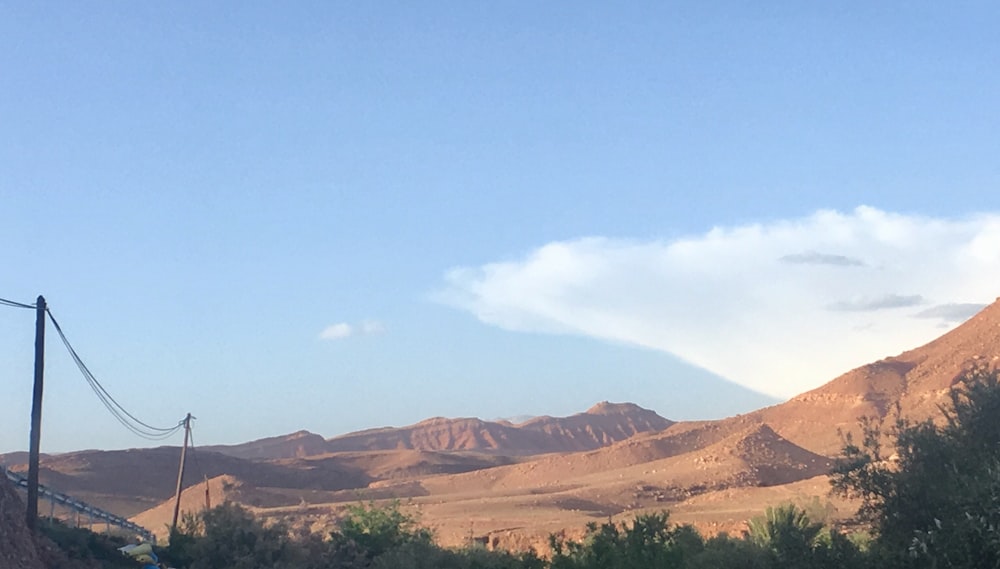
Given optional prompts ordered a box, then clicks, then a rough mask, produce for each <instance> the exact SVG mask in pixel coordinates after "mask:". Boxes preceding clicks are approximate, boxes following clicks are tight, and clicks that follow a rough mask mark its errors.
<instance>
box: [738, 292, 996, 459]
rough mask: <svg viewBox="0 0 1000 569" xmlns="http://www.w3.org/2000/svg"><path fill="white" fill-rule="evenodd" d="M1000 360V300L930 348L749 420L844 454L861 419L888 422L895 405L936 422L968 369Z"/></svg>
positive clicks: (873, 366)
mask: <svg viewBox="0 0 1000 569" xmlns="http://www.w3.org/2000/svg"><path fill="white" fill-rule="evenodd" d="M998 359H1000V299H998V300H997V301H996V302H994V303H993V304H991V305H990V306H987V307H986V308H985V309H983V310H982V311H981V312H979V313H978V314H976V315H975V316H973V317H972V318H971V319H969V320H968V321H966V322H965V323H964V324H962V325H960V326H958V327H957V328H955V329H954V330H952V331H950V332H948V333H947V334H945V335H943V336H941V337H940V338H938V339H936V340H934V341H932V342H930V343H929V344H926V345H924V346H921V347H919V348H916V349H913V350H909V351H907V352H903V353H902V354H900V355H898V356H894V357H890V358H886V359H883V360H880V361H877V362H874V363H871V364H868V365H864V366H861V367H859V368H857V369H853V370H851V371H849V372H847V373H845V374H843V375H841V376H840V377H838V378H836V379H834V380H833V381H831V382H829V383H827V384H826V385H823V386H821V387H819V388H817V389H814V390H812V391H809V392H806V393H803V394H802V395H799V396H797V397H794V398H792V399H791V400H789V401H787V402H785V403H782V404H780V405H775V406H773V407H768V408H765V409H762V410H760V411H757V412H755V413H752V414H750V416H751V417H753V418H755V419H757V420H760V421H761V422H766V423H768V424H770V425H773V426H774V428H775V430H776V431H777V432H778V433H780V434H781V435H782V436H783V437H785V438H787V439H789V440H791V441H794V442H795V443H796V444H799V445H801V446H803V447H805V448H807V449H809V450H812V451H814V452H817V453H820V454H824V455H828V456H832V455H835V454H837V452H839V450H840V444H841V442H840V437H839V436H838V434H837V430H838V429H841V430H843V431H845V432H847V431H852V430H855V429H856V427H857V420H858V418H860V417H862V416H875V417H885V416H886V415H887V414H888V413H890V412H891V411H892V409H893V408H894V407H895V405H896V404H897V403H898V404H899V406H900V410H901V411H902V413H903V415H904V416H907V417H910V418H913V419H916V420H921V419H925V418H928V417H936V416H938V415H939V407H938V406H939V405H940V404H942V403H946V402H947V401H948V393H949V390H950V388H951V387H952V386H953V385H954V384H955V382H956V380H957V378H958V377H959V376H960V375H961V373H962V372H963V370H964V369H965V368H966V367H967V366H969V365H970V364H971V363H972V362H976V361H981V362H987V363H991V364H995V363H996V361H997V360H998Z"/></svg>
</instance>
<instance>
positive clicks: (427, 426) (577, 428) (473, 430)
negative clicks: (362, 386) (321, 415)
mask: <svg viewBox="0 0 1000 569" xmlns="http://www.w3.org/2000/svg"><path fill="white" fill-rule="evenodd" d="M672 424H673V421H670V420H668V419H664V418H663V417H661V416H659V415H657V414H656V413H655V412H654V411H650V410H649V409H643V408H642V407H639V406H638V405H635V404H633V403H608V402H606V401H605V402H602V403H598V404H597V405H595V406H594V407H591V408H590V409H589V410H587V411H585V412H583V413H577V414H576V415H571V416H569V417H547V416H545V417H535V418H532V419H529V420H527V421H525V422H524V423H520V424H516V425H515V424H512V423H509V422H506V421H503V422H500V421H483V420H482V419H476V418H459V419H447V418H444V417H435V418H431V419H426V420H424V421H421V422H419V423H416V424H414V425H410V426H407V427H399V428H393V427H387V428H382V429H371V430H367V431H360V432H357V433H348V434H346V435H342V436H339V437H334V438H332V439H329V440H327V444H328V446H327V450H328V452H346V451H370V450H394V449H413V450H423V451H480V452H496V453H503V454H509V455H533V454H544V453H550V452H569V451H582V450H593V449H597V448H601V447H604V446H607V445H610V444H613V443H616V442H618V441H622V440H625V439H627V438H629V437H632V436H635V435H637V434H640V433H646V432H651V431H661V430H663V429H666V428H667V427H669V426H670V425H672Z"/></svg>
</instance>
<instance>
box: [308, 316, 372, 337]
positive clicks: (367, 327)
mask: <svg viewBox="0 0 1000 569" xmlns="http://www.w3.org/2000/svg"><path fill="white" fill-rule="evenodd" d="M384 333H385V324H383V323H381V322H379V321H378V320H364V321H362V322H361V323H360V324H358V325H357V326H352V325H351V324H348V323H347V322H338V323H336V324H331V325H329V326H327V327H326V328H324V329H323V331H322V332H320V333H319V337H320V339H321V340H342V339H344V338H349V337H351V336H375V335H379V334H384Z"/></svg>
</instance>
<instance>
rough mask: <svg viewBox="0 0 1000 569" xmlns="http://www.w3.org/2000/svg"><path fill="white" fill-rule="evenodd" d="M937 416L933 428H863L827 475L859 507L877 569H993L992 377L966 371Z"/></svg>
mask: <svg viewBox="0 0 1000 569" xmlns="http://www.w3.org/2000/svg"><path fill="white" fill-rule="evenodd" d="M942 411H943V412H944V416H945V419H946V420H945V423H944V424H943V425H942V426H937V425H935V424H933V423H932V422H931V421H924V422H922V423H915V424H914V423H911V422H909V421H906V420H904V419H902V418H899V417H897V418H896V420H895V422H894V424H892V425H891V427H890V428H889V429H888V432H887V433H884V432H883V430H884V429H883V425H881V424H879V423H877V422H874V421H864V422H863V425H862V427H863V428H862V434H863V436H862V442H861V445H860V446H858V445H855V444H853V442H852V441H851V440H849V439H848V441H847V444H846V445H845V448H844V452H843V458H842V460H841V461H840V463H839V464H838V466H837V468H836V471H835V472H834V489H835V490H836V491H838V492H841V493H843V494H845V495H848V496H854V497H858V498H860V499H861V500H862V502H863V505H862V507H861V510H860V512H859V516H860V518H861V520H862V521H864V522H866V523H867V524H868V525H869V527H871V528H872V532H873V542H872V550H873V556H875V557H877V558H878V560H879V561H880V566H881V567H918V568H919V567H928V568H931V567H954V568H965V567H968V568H973V567H975V568H982V567H1000V371H998V370H997V369H990V368H989V367H986V366H984V365H978V366H975V367H973V368H972V369H970V370H969V371H968V372H967V373H965V374H964V375H963V376H962V377H961V378H960V379H959V381H958V383H957V384H956V386H955V387H954V388H953V389H952V391H951V405H950V406H948V407H946V408H944V409H942ZM897 415H898V413H897ZM885 438H888V440H889V442H890V443H891V445H890V449H891V451H887V450H885V449H884V445H883V439H885ZM887 452H891V453H892V454H888V455H887Z"/></svg>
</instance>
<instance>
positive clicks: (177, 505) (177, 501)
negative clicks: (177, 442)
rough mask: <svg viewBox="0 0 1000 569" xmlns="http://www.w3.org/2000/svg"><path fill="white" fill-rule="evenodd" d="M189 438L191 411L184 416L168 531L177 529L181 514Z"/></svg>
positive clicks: (171, 531)
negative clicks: (172, 507) (182, 439)
mask: <svg viewBox="0 0 1000 569" xmlns="http://www.w3.org/2000/svg"><path fill="white" fill-rule="evenodd" d="M190 438H191V413H188V414H187V417H184V446H182V447H181V465H180V468H179V469H178V470H177V491H176V492H175V493H174V521H173V522H171V524H170V533H173V532H175V531H177V517H178V516H180V514H181V490H182V486H181V485H182V484H183V482H184V461H185V459H186V458H187V449H188V440H189V439H190Z"/></svg>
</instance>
